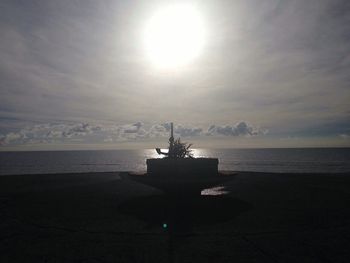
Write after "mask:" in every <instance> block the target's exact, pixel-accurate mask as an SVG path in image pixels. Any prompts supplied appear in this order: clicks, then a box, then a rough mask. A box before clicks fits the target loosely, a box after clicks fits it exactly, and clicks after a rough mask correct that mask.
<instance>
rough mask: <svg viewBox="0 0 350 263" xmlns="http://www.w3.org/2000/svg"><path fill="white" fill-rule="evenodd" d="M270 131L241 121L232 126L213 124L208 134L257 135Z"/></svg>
mask: <svg viewBox="0 0 350 263" xmlns="http://www.w3.org/2000/svg"><path fill="white" fill-rule="evenodd" d="M267 132H268V131H267V130H266V129H262V128H259V127H254V126H252V125H251V124H249V123H247V122H244V121H241V122H238V123H236V124H234V125H232V126H230V125H224V126H215V125H211V126H210V127H209V129H208V131H207V133H206V134H207V135H210V136H214V135H223V136H256V135H264V134H266V133H267Z"/></svg>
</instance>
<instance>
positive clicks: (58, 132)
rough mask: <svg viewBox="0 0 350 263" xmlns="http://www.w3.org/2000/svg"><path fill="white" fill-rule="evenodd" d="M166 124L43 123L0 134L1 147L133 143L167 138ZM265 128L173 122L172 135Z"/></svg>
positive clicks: (259, 132)
mask: <svg viewBox="0 0 350 263" xmlns="http://www.w3.org/2000/svg"><path fill="white" fill-rule="evenodd" d="M169 133H170V123H161V124H151V125H145V124H144V123H142V122H136V123H132V124H124V125H116V124H90V123H45V124H36V125H33V126H27V127H25V128H22V129H20V130H18V131H12V132H8V133H6V134H3V135H1V134H0V145H1V146H16V145H32V144H39V145H40V144H50V143H56V144H57V143H61V144H64V143H85V144H86V143H87V144H88V143H111V142H115V143H118V142H135V141H145V140H149V139H158V138H167V137H169ZM266 133H267V130H266V129H262V128H259V127H255V126H253V125H251V124H249V123H247V122H245V121H240V122H238V123H236V124H234V125H231V126H230V125H223V126H217V125H211V126H210V127H209V128H201V127H193V126H185V125H175V127H174V136H176V137H181V138H202V137H210V136H212V137H226V136H245V137H251V136H258V135H265V134H266Z"/></svg>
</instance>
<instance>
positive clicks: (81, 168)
mask: <svg viewBox="0 0 350 263" xmlns="http://www.w3.org/2000/svg"><path fill="white" fill-rule="evenodd" d="M193 154H194V157H215V158H218V159H219V169H220V170H227V171H253V172H275V173H346V172H350V148H289V149H280V148H274V149H194V150H193ZM148 158H160V156H159V155H158V154H157V153H156V151H155V150H153V149H145V150H91V151H90V150H84V151H32V152H30V151H22V152H0V175H14V174H49V173H72V172H74V173H85V172H113V171H145V170H146V159H148Z"/></svg>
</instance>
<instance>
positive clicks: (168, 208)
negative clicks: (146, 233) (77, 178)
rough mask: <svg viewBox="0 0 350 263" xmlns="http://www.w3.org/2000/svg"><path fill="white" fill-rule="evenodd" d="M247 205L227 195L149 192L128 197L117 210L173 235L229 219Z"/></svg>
mask: <svg viewBox="0 0 350 263" xmlns="http://www.w3.org/2000/svg"><path fill="white" fill-rule="evenodd" d="M251 208H252V205H251V204H249V203H247V202H245V201H242V200H239V199H234V198H232V197H229V196H227V195H220V196H210V195H202V196H195V197H193V196H171V195H152V196H146V197H138V198H134V199H131V200H128V201H126V202H124V203H122V204H121V205H120V206H119V211H120V212H122V213H125V214H128V215H131V216H134V217H136V218H138V219H140V220H143V221H144V222H146V223H147V224H148V225H149V227H150V228H151V227H157V226H158V227H159V226H163V227H164V228H169V229H171V230H172V231H173V233H174V234H177V233H178V234H184V233H191V232H192V231H193V229H194V228H195V227H200V226H202V225H213V224H218V223H222V222H226V221H230V220H233V219H234V218H235V217H237V216H238V215H239V214H240V213H242V212H245V211H247V210H250V209H251Z"/></svg>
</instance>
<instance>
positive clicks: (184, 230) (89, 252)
mask: <svg viewBox="0 0 350 263" xmlns="http://www.w3.org/2000/svg"><path fill="white" fill-rule="evenodd" d="M224 186H225V189H223V190H225V191H227V192H228V193H227V194H226V195H214V196H208V195H205V196H200V197H194V198H193V197H192V198H188V197H186V196H181V195H180V196H177V197H169V196H164V195H163V194H162V192H161V191H159V190H156V189H154V188H151V187H148V186H146V185H142V184H139V183H137V182H134V181H131V180H127V179H122V177H120V176H119V174H118V173H90V174H62V175H24V176H2V177H0V262H159V263H160V262H202V263H203V262H349V260H350V252H349V251H350V224H349V223H350V206H349V204H350V175H349V174H324V175H321V174H267V173H243V172H238V173H236V175H234V176H233V178H232V181H230V182H228V183H226V184H225V185H224Z"/></svg>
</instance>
